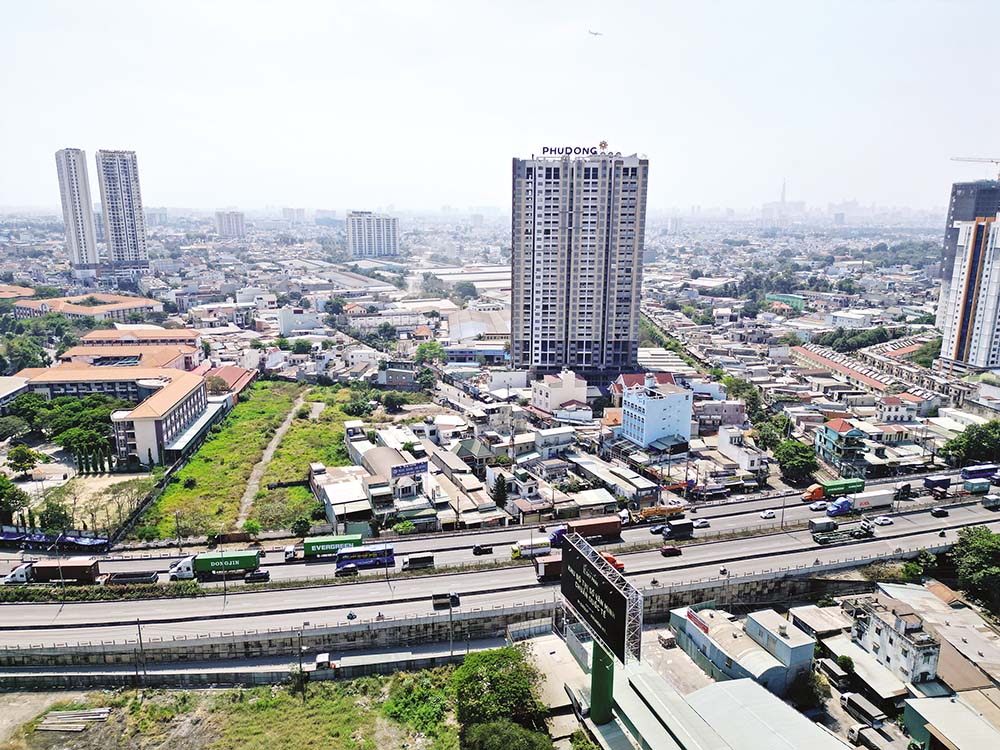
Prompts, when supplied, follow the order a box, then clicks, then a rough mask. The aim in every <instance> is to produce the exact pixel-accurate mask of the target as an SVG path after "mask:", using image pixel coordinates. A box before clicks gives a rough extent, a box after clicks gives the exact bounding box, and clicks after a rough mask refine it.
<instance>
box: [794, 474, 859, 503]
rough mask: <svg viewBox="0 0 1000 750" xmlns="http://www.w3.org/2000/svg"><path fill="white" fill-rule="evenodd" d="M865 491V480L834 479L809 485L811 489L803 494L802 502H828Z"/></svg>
mask: <svg viewBox="0 0 1000 750" xmlns="http://www.w3.org/2000/svg"><path fill="white" fill-rule="evenodd" d="M864 489H865V480H864V479H833V480H831V481H828V482H819V483H818V484H811V485H809V488H808V489H807V490H806V491H805V492H803V493H802V502H804V503H808V502H811V501H813V500H826V499H829V498H831V497H840V496H841V495H850V494H853V493H855V492H863V491H864Z"/></svg>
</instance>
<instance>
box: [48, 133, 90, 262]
mask: <svg viewBox="0 0 1000 750" xmlns="http://www.w3.org/2000/svg"><path fill="white" fill-rule="evenodd" d="M56 174H57V175H58V177H59V197H60V198H61V199H62V210H63V224H65V227H66V249H67V250H68V251H69V260H70V264H71V265H72V267H73V276H74V277H76V278H78V279H83V278H93V277H95V276H97V266H98V263H99V259H98V257H97V232H96V230H95V227H94V203H93V201H91V199H90V180H89V179H88V177H87V154H86V152H84V151H83V150H81V149H78V148H63V149H60V150H58V151H56Z"/></svg>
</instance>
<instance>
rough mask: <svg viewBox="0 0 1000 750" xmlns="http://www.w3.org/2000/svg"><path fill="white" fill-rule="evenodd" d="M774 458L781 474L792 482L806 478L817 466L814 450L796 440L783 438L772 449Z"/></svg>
mask: <svg viewBox="0 0 1000 750" xmlns="http://www.w3.org/2000/svg"><path fill="white" fill-rule="evenodd" d="M774 459H775V460H776V461H777V462H778V466H779V467H780V468H781V475H782V476H783V477H785V478H786V479H789V480H791V481H793V482H801V481H804V480H805V479H807V478H808V477H809V476H810V475H811V474H812V473H813V472H814V471H816V470H817V469H818V468H819V461H817V460H816V452H815V451H814V450H813V449H812V447H811V446H808V445H804V444H803V443H800V442H799V441H798V440H785V441H784V442H782V443H781V444H780V445H778V447H777V448H775V449H774Z"/></svg>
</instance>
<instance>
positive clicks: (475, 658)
mask: <svg viewBox="0 0 1000 750" xmlns="http://www.w3.org/2000/svg"><path fill="white" fill-rule="evenodd" d="M539 680H540V675H539V674H538V670H537V669H536V668H535V666H534V665H533V664H532V663H531V661H530V660H529V659H528V657H527V654H526V652H525V650H524V649H523V648H519V647H516V646H507V647H506V648H498V649H491V650H489V651H475V652H473V653H471V654H469V655H468V656H466V657H465V661H464V662H463V663H462V666H460V667H459V668H458V669H456V670H455V674H454V677H453V678H452V686H453V687H454V689H455V701H456V708H457V711H456V713H457V718H458V721H459V723H461V724H462V726H463V727H466V728H468V727H471V726H472V725H473V724H484V723H487V722H494V721H501V720H504V719H509V720H512V721H514V722H516V723H517V724H520V725H521V726H523V727H527V728H530V729H539V728H541V727H542V726H543V721H542V717H543V716H544V706H543V705H542V704H541V702H540V701H539V699H538V683H539Z"/></svg>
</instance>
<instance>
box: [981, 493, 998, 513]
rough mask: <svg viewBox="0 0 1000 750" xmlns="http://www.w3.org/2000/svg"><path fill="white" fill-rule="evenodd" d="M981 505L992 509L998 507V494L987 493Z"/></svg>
mask: <svg viewBox="0 0 1000 750" xmlns="http://www.w3.org/2000/svg"><path fill="white" fill-rule="evenodd" d="M983 507H984V508H988V509H990V510H992V509H993V508H1000V495H987V496H986V497H984V498H983Z"/></svg>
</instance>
